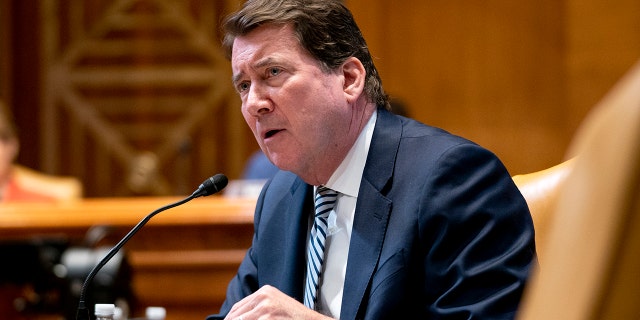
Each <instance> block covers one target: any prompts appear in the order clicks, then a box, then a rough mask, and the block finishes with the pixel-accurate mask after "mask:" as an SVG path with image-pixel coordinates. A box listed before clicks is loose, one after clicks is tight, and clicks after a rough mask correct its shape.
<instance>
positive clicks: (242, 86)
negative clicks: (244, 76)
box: [238, 82, 249, 92]
mask: <svg viewBox="0 0 640 320" xmlns="http://www.w3.org/2000/svg"><path fill="white" fill-rule="evenodd" d="M248 89H249V83H247V82H241V83H240V84H238V92H242V91H245V90H248Z"/></svg>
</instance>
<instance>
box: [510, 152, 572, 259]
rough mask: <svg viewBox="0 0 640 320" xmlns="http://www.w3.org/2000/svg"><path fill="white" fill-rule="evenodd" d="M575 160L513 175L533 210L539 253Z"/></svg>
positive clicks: (543, 245)
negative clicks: (559, 195)
mask: <svg viewBox="0 0 640 320" xmlns="http://www.w3.org/2000/svg"><path fill="white" fill-rule="evenodd" d="M574 162H575V159H569V160H567V161H565V162H562V163H560V164H558V165H555V166H553V167H551V168H548V169H545V170H541V171H536V172H533V173H528V174H521V175H516V176H513V181H514V182H515V183H516V185H517V186H518V189H520V192H521V193H522V195H523V196H524V198H525V200H526V201H527V204H528V205H529V210H530V211H531V217H532V218H533V225H534V227H535V230H536V249H537V251H538V254H539V253H541V252H544V247H545V244H544V243H545V241H546V238H547V235H548V233H549V224H550V220H551V217H552V211H553V210H554V209H555V206H556V204H557V202H558V194H559V193H560V189H562V187H563V186H564V184H565V182H566V180H567V176H568V175H569V173H570V172H571V169H572V168H573V163H574Z"/></svg>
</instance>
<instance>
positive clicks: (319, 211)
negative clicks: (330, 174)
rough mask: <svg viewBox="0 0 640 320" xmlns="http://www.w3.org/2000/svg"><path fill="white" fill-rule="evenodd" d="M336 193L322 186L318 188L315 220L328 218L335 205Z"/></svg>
mask: <svg viewBox="0 0 640 320" xmlns="http://www.w3.org/2000/svg"><path fill="white" fill-rule="evenodd" d="M337 198H338V192H336V191H335V190H331V189H329V188H327V187H324V186H319V187H318V189H317V191H316V218H320V217H322V218H325V219H326V217H327V216H329V213H330V212H331V209H333V207H334V206H335V204H336V199H337Z"/></svg>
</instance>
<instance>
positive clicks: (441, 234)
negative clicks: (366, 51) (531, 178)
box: [210, 109, 536, 320]
mask: <svg viewBox="0 0 640 320" xmlns="http://www.w3.org/2000/svg"><path fill="white" fill-rule="evenodd" d="M312 192H313V186H311V185H308V184H306V183H305V182H303V181H302V180H300V179H299V178H298V177H297V176H295V175H294V174H292V173H290V172H284V171H280V172H279V173H277V174H276V176H274V177H273V179H272V180H271V181H269V182H268V183H267V184H266V185H265V187H264V189H263V190H262V193H261V195H260V197H259V199H258V202H257V206H256V212H255V226H254V227H255V233H254V238H253V244H252V247H251V248H250V249H249V250H248V252H247V255H246V257H245V258H244V261H243V262H242V264H241V265H240V268H239V269H238V273H237V275H236V276H235V278H233V280H232V281H231V283H230V284H229V287H228V289H227V296H226V301H225V302H224V304H223V306H222V308H221V310H220V315H224V314H226V313H228V312H229V310H230V308H231V306H232V305H233V304H234V303H235V302H237V301H239V300H240V299H242V298H243V297H245V296H247V295H249V294H251V293H252V292H255V291H256V290H257V289H258V288H260V287H261V286H263V285H267V284H268V285H272V286H274V287H276V288H278V289H280V290H281V291H283V292H284V293H286V294H288V295H290V296H291V297H294V298H296V299H298V300H300V301H302V296H303V290H304V273H305V256H306V253H305V250H306V245H307V241H306V240H307V232H308V227H309V215H311V214H312V213H313V205H312ZM535 263H536V262H535V244H534V230H533V223H532V219H531V216H530V214H529V209H528V207H527V204H526V202H525V200H524V198H523V197H522V195H521V194H520V192H519V190H518V189H517V187H516V186H515V185H514V183H513V182H512V179H511V177H510V175H509V173H508V172H507V170H506V169H505V167H504V166H503V164H502V163H501V162H500V161H499V160H498V159H497V157H496V156H495V155H494V154H492V153H491V152H489V151H487V150H486V149H483V148H481V147H479V146H478V145H476V144H474V143H472V142H470V141H468V140H465V139H462V138H460V137H457V136H454V135H451V134H449V133H447V132H445V131H443V130H440V129H437V128H433V127H430V126H426V125H424V124H421V123H419V122H417V121H414V120H411V119H407V118H403V117H400V116H396V115H393V114H391V113H389V112H387V111H385V110H381V109H379V110H378V119H377V122H376V126H375V130H374V133H373V137H372V141H371V147H370V150H369V155H368V158H367V162H366V166H365V169H364V174H363V177H362V182H361V185H360V191H359V195H358V200H357V203H356V212H355V217H354V222H353V231H352V235H351V243H350V247H349V256H348V262H347V271H346V279H345V283H344V295H343V299H342V310H341V313H340V319H343V320H346V319H402V318H405V319H409V318H410V319H511V318H513V317H514V315H515V311H516V308H517V306H518V302H519V301H520V297H521V295H522V290H523V287H524V285H525V282H526V279H527V277H528V275H529V271H530V269H531V267H532V266H533V265H534V264H535ZM210 319H216V316H212V317H211V318H210Z"/></svg>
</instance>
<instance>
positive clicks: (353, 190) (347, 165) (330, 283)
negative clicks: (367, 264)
mask: <svg viewBox="0 0 640 320" xmlns="http://www.w3.org/2000/svg"><path fill="white" fill-rule="evenodd" d="M376 115H377V112H374V113H373V115H372V116H371V118H370V119H369V121H368V122H367V124H366V125H365V127H364V128H363V130H362V132H360V135H359V136H358V138H357V140H356V142H355V143H354V145H353V147H351V150H349V153H348V154H347V156H346V157H345V158H344V160H342V163H341V164H340V166H339V167H338V169H336V171H335V172H334V173H333V174H332V175H331V178H329V181H328V182H327V184H326V185H325V186H326V187H328V188H331V189H333V190H335V191H337V192H338V198H337V202H336V205H335V207H334V209H333V210H332V211H331V213H330V214H329V217H328V229H327V238H326V241H325V259H324V264H323V271H322V280H321V283H320V288H319V291H320V295H319V296H318V301H317V302H316V309H317V310H318V311H320V312H321V313H323V314H325V315H328V316H331V317H333V318H336V319H337V318H338V317H339V316H340V308H341V307H342V293H343V287H344V278H345V274H346V272H347V256H348V254H349V243H350V240H351V228H352V226H353V216H354V215H355V210H356V200H357V199H358V190H359V189H360V181H361V180H362V173H363V171H364V165H365V163H366V161H367V154H368V153H369V145H371V137H372V136H373V128H374V127H375V123H376Z"/></svg>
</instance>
